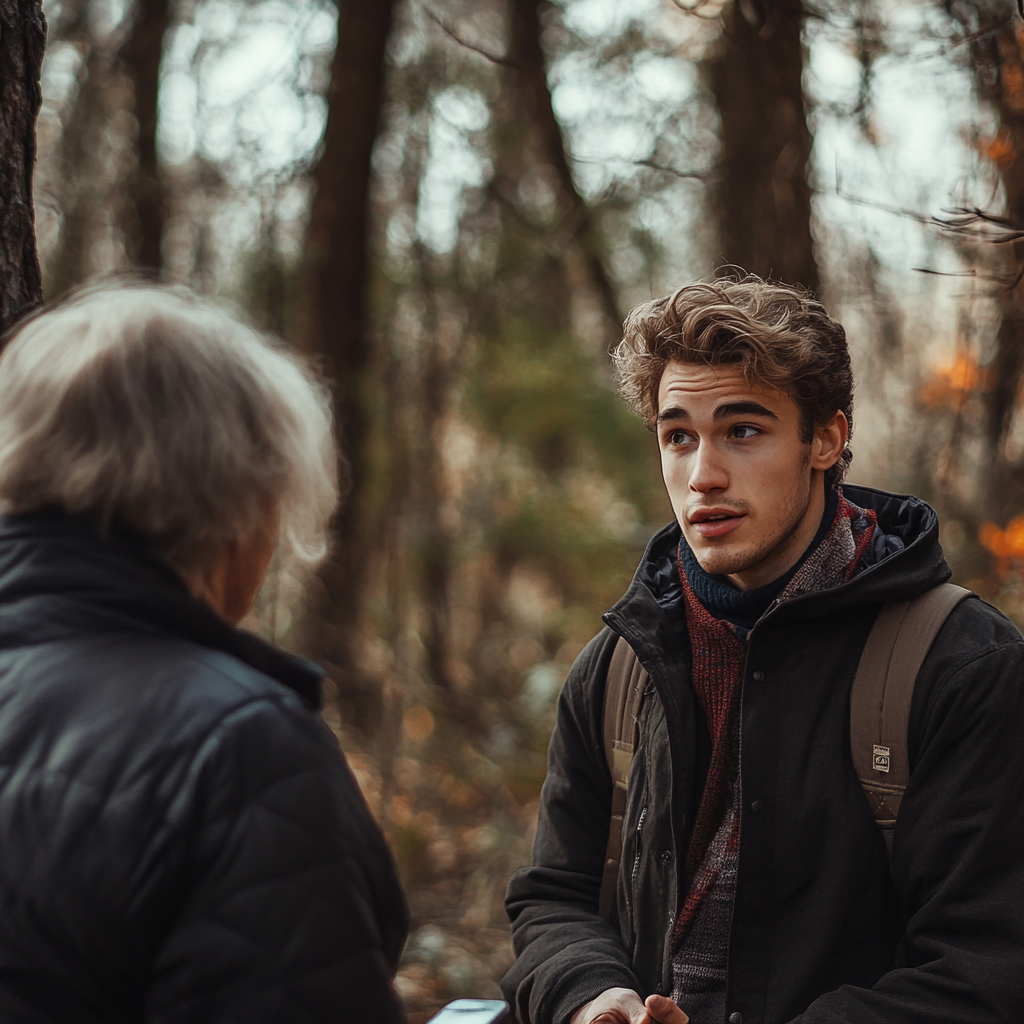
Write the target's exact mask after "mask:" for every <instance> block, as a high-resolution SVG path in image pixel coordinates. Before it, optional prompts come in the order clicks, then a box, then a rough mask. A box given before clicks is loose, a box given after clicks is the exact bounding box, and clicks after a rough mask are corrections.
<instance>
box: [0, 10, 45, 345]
mask: <svg viewBox="0 0 1024 1024" xmlns="http://www.w3.org/2000/svg"><path fill="white" fill-rule="evenodd" d="M45 45H46V20H45V18H44V17H43V9H42V4H41V2H40V0H0V112H2V116H0V334H3V332H5V331H6V330H7V329H8V328H9V327H10V326H12V325H13V324H14V323H15V322H16V321H17V320H18V319H19V318H20V317H22V316H23V315H24V314H25V313H27V312H28V311H29V310H31V309H32V308H33V307H35V306H37V305H38V304H39V303H40V302H42V299H43V285H42V277H41V274H40V271H39V255H38V252H37V251H36V232H35V210H34V208H33V205H32V174H33V171H34V169H35V157H36V115H37V114H38V113H39V106H40V104H41V103H42V91H41V88H40V83H39V76H40V72H41V69H42V64H43V50H44V48H45Z"/></svg>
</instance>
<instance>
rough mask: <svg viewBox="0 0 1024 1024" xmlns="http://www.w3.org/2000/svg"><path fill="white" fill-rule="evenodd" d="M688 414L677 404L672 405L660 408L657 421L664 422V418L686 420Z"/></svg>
mask: <svg viewBox="0 0 1024 1024" xmlns="http://www.w3.org/2000/svg"><path fill="white" fill-rule="evenodd" d="M689 418H690V414H689V413H688V412H687V411H686V410H685V409H683V408H681V407H680V406H678V405H673V406H672V408H671V409H662V410H661V412H659V413H658V422H659V423H664V422H665V421H666V420H688V419H689Z"/></svg>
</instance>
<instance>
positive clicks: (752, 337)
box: [612, 274, 853, 487]
mask: <svg viewBox="0 0 1024 1024" xmlns="http://www.w3.org/2000/svg"><path fill="white" fill-rule="evenodd" d="M612 361H613V362H614V364H615V370H616V374H617V376H618V380H619V391H620V393H621V394H622V396H623V398H625V399H626V401H627V402H628V403H629V405H630V406H631V407H632V408H633V409H634V410H635V411H636V412H638V413H639V414H640V415H641V416H642V417H643V419H644V422H645V423H646V424H647V426H648V428H649V429H651V430H653V429H654V426H655V421H656V419H657V415H658V388H659V386H660V384H661V377H662V374H663V373H664V372H665V367H666V366H667V365H668V364H669V363H670V362H681V363H705V364H707V365H719V364H722V363H736V364H739V365H740V367H741V368H742V371H743V375H744V377H745V378H746V380H747V381H748V383H750V384H752V385H756V386H759V387H763V388H767V389H768V390H771V391H780V392H782V393H784V394H787V395H789V396H790V397H791V398H792V399H793V400H794V401H795V402H796V403H797V405H798V406H800V409H801V410H802V412H803V427H804V430H803V438H802V440H804V441H805V442H807V443H809V442H810V440H811V436H812V433H813V429H814V427H815V426H820V425H822V424H824V423H827V422H828V421H829V420H830V419H831V418H832V416H833V415H834V414H835V412H836V411H837V410H842V412H843V413H844V414H845V416H846V419H847V421H848V422H849V424H850V436H851V437H852V435H853V370H852V368H851V366H850V352H849V349H848V348H847V345H846V331H844V330H843V327H842V325H841V324H839V323H837V322H836V321H835V320H833V319H832V317H830V316H829V315H828V313H826V312H825V307H824V306H822V304H821V303H820V302H818V300H817V299H815V297H814V296H813V295H812V294H811V293H810V292H809V291H807V290H806V289H803V288H798V287H793V286H791V285H786V284H777V283H775V282H773V281H764V280H762V279H761V278H759V277H756V276H754V275H753V274H750V275H746V276H743V277H727V278H719V279H717V280H714V281H702V282H698V283H696V284H689V285H684V286H683V287H682V288H679V289H678V290H676V291H674V292H673V293H672V294H671V295H666V296H663V297H662V298H660V299H653V300H652V301H651V302H645V303H644V304H643V305H641V306H637V307H636V308H635V309H634V310H633V311H632V312H631V313H630V314H629V316H628V317H626V323H625V325H624V327H623V338H622V341H621V342H619V344H618V345H617V346H616V348H615V350H614V351H613V353H612ZM852 458H853V452H852V451H850V447H849V444H847V447H846V448H845V449H844V451H843V454H842V456H841V457H840V459H839V461H838V462H837V463H836V464H835V465H834V466H833V467H832V468H831V469H830V470H828V472H827V473H826V474H825V485H826V487H832V486H833V485H835V484H838V483H839V482H841V481H842V479H843V477H844V476H845V475H846V471H847V470H848V469H849V467H850V461H851V459H852Z"/></svg>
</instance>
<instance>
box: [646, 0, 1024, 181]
mask: <svg viewBox="0 0 1024 1024" xmlns="http://www.w3.org/2000/svg"><path fill="white" fill-rule="evenodd" d="M1022 2H1024V0H1022ZM633 163H634V164H635V165H636V166H637V167H650V168H651V170H654V171H664V172H665V173H666V174H674V175H675V176H676V177H677V178H692V179H694V180H696V181H704V182H706V181H707V180H708V178H710V177H711V172H710V171H680V170H678V169H677V168H675V167H667V166H665V165H664V164H658V163H655V162H654V161H653V160H634V161H633Z"/></svg>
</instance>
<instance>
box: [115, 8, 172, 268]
mask: <svg viewBox="0 0 1024 1024" xmlns="http://www.w3.org/2000/svg"><path fill="white" fill-rule="evenodd" d="M170 17H171V2H170V0H138V2H137V3H136V6H135V20H134V22H133V24H132V30H131V34H130V35H129V37H128V39H127V40H126V41H125V43H124V46H122V47H121V51H120V53H119V55H118V56H119V57H120V61H121V65H122V66H123V68H124V70H125V73H126V74H127V75H128V77H129V79H130V80H131V83H132V92H133V94H134V101H135V120H136V122H137V124H138V136H137V138H136V143H135V146H136V158H137V164H136V168H135V173H134V174H133V175H132V176H131V178H130V179H129V181H128V195H129V199H130V200H131V201H130V204H129V205H128V207H127V211H126V213H127V216H126V218H125V220H126V223H125V224H124V225H123V229H124V238H125V249H126V251H127V254H128V258H129V259H130V260H131V262H132V263H133V264H135V265H136V266H138V267H147V268H150V269H154V270H159V269H160V267H161V266H162V263H163V260H162V257H161V251H160V246H161V242H162V240H163V229H164V215H165V205H166V199H165V195H164V185H163V179H162V177H161V174H160V165H159V163H158V161H157V152H156V128H157V99H158V95H159V89H160V62H161V59H162V57H163V49H164V35H165V33H166V32H167V27H168V25H169V23H170Z"/></svg>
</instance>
